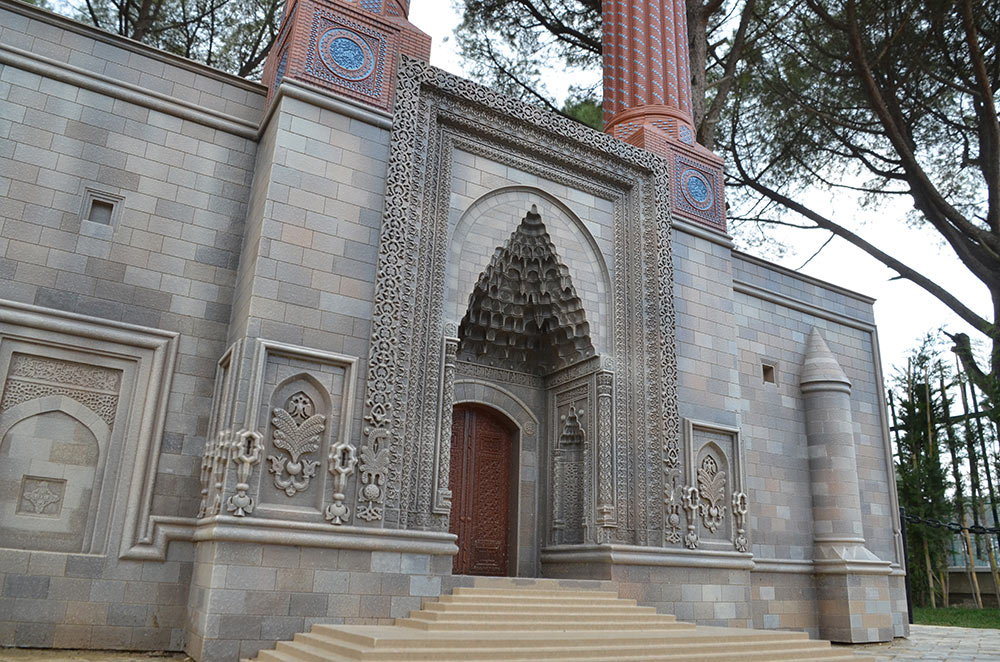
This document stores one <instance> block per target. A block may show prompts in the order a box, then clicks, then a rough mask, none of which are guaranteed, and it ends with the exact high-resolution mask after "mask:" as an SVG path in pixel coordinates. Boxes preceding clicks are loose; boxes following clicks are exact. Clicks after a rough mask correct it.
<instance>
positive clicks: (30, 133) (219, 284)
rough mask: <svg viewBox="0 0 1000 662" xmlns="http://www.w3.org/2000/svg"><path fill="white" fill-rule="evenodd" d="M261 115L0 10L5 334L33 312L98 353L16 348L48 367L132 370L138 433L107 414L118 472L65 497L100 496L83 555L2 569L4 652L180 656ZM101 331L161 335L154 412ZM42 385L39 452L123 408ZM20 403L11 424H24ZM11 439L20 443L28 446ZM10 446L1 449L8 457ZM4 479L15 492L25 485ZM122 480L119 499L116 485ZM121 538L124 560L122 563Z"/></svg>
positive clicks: (0, 248)
mask: <svg viewBox="0 0 1000 662" xmlns="http://www.w3.org/2000/svg"><path fill="white" fill-rule="evenodd" d="M263 102H264V90H263V88H261V87H260V86H259V85H256V84H254V83H250V82H247V81H244V80H241V79H237V78H234V77H231V76H227V75H225V74H221V73H220V72H217V71H214V70H211V69H209V68H207V67H203V66H200V65H196V64H193V63H191V62H188V61H185V60H182V59H180V58H176V57H173V56H170V55H167V54H164V53H161V52H158V51H155V50H153V49H151V48H147V47H145V46H142V45H139V44H136V43H133V42H129V41H126V40H121V39H119V38H117V37H115V36H113V35H110V34H108V33H105V32H102V31H99V30H95V29H93V28H89V27H86V26H83V25H80V24H77V23H75V22H72V21H69V20H67V19H65V18H62V17H58V16H55V15H52V14H49V13H47V12H43V11H40V10H37V9H34V8H31V7H27V6H23V5H20V4H16V3H5V4H3V5H2V6H0V298H2V299H6V300H8V301H13V302H17V304H28V305H29V307H27V308H25V307H23V306H18V305H16V304H12V305H10V306H5V307H4V310H3V312H2V313H0V317H2V318H3V319H2V320H0V323H3V324H12V325H14V326H15V327H16V326H17V325H18V324H21V321H20V320H22V319H23V318H24V317H25V316H28V317H30V318H31V319H32V320H33V322H32V324H41V325H42V326H44V327H45V328H47V329H53V330H52V331H51V333H56V334H61V335H59V336H58V337H59V338H60V340H59V342H60V343H64V345H63V346H64V347H77V348H87V349H86V352H84V350H83V349H81V350H80V352H77V351H76V349H74V350H72V351H70V352H69V353H68V354H67V352H66V351H65V350H59V351H57V350H55V349H54V348H53V347H54V346H53V345H45V346H43V345H42V344H31V343H29V344H30V347H29V346H28V345H25V344H24V343H22V344H20V345H17V347H16V348H15V349H16V351H17V352H21V353H22V354H25V353H27V354H29V355H31V356H34V357H37V360H41V361H42V362H43V363H44V362H46V361H48V362H50V363H53V364H54V365H58V366H68V367H67V368H60V369H63V370H69V369H74V370H75V369H76V368H73V366H75V365H80V366H83V367H82V368H81V369H82V370H83V372H84V373H86V372H87V371H88V370H89V367H88V364H87V362H88V361H90V360H91V359H92V360H93V361H94V362H95V363H96V364H97V365H99V366H100V365H104V366H110V367H111V368H113V369H115V370H119V369H123V370H125V374H126V376H125V379H126V381H125V382H123V383H122V384H123V389H124V390H122V391H121V392H120V393H119V394H118V397H119V399H120V404H121V406H120V407H119V409H120V410H121V411H122V412H125V413H123V414H121V416H125V415H126V413H127V415H128V416H130V417H131V419H128V418H121V417H119V418H111V414H110V413H107V414H105V415H106V418H107V421H108V422H107V429H108V433H107V437H106V438H102V439H100V440H98V442H99V445H100V454H101V458H100V459H99V461H98V462H97V463H96V466H98V467H101V466H103V465H102V464H101V462H103V458H104V457H107V454H108V453H110V456H111V457H112V458H114V457H118V458H119V459H120V461H121V462H122V466H121V467H120V468H119V467H118V466H117V465H114V466H110V465H109V466H108V467H107V468H106V469H107V471H108V472H112V471H113V472H114V473H107V474H106V476H105V480H103V481H98V482H97V484H96V485H97V487H96V488H94V490H93V493H91V488H90V486H89V485H88V486H87V487H86V488H77V487H74V488H73V490H68V491H67V492H66V494H65V495H63V496H65V497H66V498H67V499H69V498H72V499H81V498H85V497H86V496H87V495H88V494H89V495H90V498H91V499H92V501H91V508H90V509H89V510H92V511H93V512H94V513H96V518H97V520H98V521H97V522H96V523H91V524H88V525H86V526H85V527H83V528H81V531H84V530H86V532H87V535H88V536H92V539H90V538H88V541H87V542H85V543H83V542H80V541H79V540H76V539H74V541H71V546H75V550H76V551H74V549H65V550H62V551H52V550H55V549H57V548H58V549H62V548H61V547H58V546H53V545H52V544H49V543H46V542H45V537H44V536H42V535H39V536H35V537H33V538H32V539H31V540H28V541H27V542H25V543H24V546H25V547H27V548H29V549H24V550H16V549H9V550H3V552H2V553H0V558H2V570H0V573H2V576H0V579H2V597H0V600H2V607H0V614H2V617H0V621H2V622H0V645H18V646H40V647H48V646H54V647H61V646H74V647H89V648H132V649H172V650H177V649H178V648H179V647H180V646H182V645H183V627H184V613H185V610H186V603H187V586H188V583H189V580H190V576H191V568H192V566H191V558H192V555H193V548H192V546H191V545H190V543H185V542H181V541H180V540H181V539H184V538H186V537H189V536H190V531H191V528H192V526H193V521H194V520H193V517H194V514H195V513H196V511H197V508H198V505H197V494H198V492H199V490H198V467H199V464H200V461H201V453H202V447H203V444H204V435H205V432H206V428H207V423H208V418H209V410H210V407H211V400H212V389H213V381H214V364H215V361H216V360H217V359H218V357H219V355H220V354H221V353H222V351H223V350H224V348H225V346H226V333H227V327H228V323H229V318H230V305H231V302H232V295H233V287H234V283H235V281H236V267H237V262H238V258H239V251H240V246H241V243H242V237H243V224H244V220H245V217H246V211H247V199H248V194H249V185H250V178H251V176H252V170H253V167H254V156H255V150H256V127H257V124H258V122H259V121H260V117H261V113H262V110H263ZM95 200H96V201H97V202H98V204H97V205H96V206H94V204H93V201H95ZM94 210H96V211H97V212H102V213H96V214H92V213H90V212H93V211H94ZM104 212H106V213H104ZM30 306H36V307H37V308H31V307H30ZM57 328H60V329H61V330H58V331H57V330H55V329H57ZM95 328H100V329H101V330H100V331H99V332H97V333H98V336H97V337H98V338H100V337H104V338H105V339H107V338H112V337H116V336H117V337H118V338H119V340H120V341H121V342H125V343H131V342H137V343H139V344H142V343H146V342H147V341H148V340H147V339H149V338H161V339H164V341H165V342H168V344H171V345H172V346H173V347H174V349H173V350H171V352H172V353H171V354H170V355H169V357H167V356H164V358H163V360H162V361H161V364H162V366H163V368H164V373H163V374H162V375H161V377H162V379H163V382H162V383H163V384H164V385H166V386H167V387H168V388H169V390H168V391H166V392H163V400H162V403H155V404H154V405H151V406H149V407H148V408H147V409H145V410H143V409H142V407H143V405H137V404H134V403H136V402H137V401H136V400H134V399H133V396H134V393H136V392H138V393H140V395H141V394H143V393H144V392H145V391H144V389H145V386H144V384H143V383H142V382H134V381H133V382H129V381H128V380H129V379H134V378H136V377H134V376H133V377H129V376H128V375H130V374H133V373H129V372H128V370H129V368H128V365H129V364H128V363H127V362H125V363H121V361H122V359H121V358H120V357H119V358H114V355H115V351H116V350H114V349H113V348H112V347H111V345H108V344H107V343H105V344H104V345H102V344H101V342H96V343H95V341H94V340H93V338H94V337H93V336H88V335H86V334H88V333H92V332H93V331H92V330H93V329H95ZM88 329H90V330H89V331H88ZM46 333H49V331H47V332H46ZM74 334H82V335H74ZM122 334H124V335H125V336H128V338H127V339H126V338H124V337H123V336H122ZM32 335H35V336H37V332H33V334H29V336H28V337H29V338H30V337H32ZM168 338H172V340H166V339H168ZM9 342H10V341H9V339H5V341H4V345H5V348H3V349H0V353H2V354H3V358H2V365H0V372H2V374H3V375H5V376H6V377H5V379H6V380H7V382H6V383H7V388H8V390H9V389H10V388H13V386H12V382H11V380H12V379H14V378H15V377H17V376H15V377H12V376H11V372H10V368H11V366H12V365H13V363H12V360H13V359H12V358H11V357H12V354H11V352H13V351H14V350H13V349H6V347H12V345H9ZM102 342H103V341H102ZM157 342H159V341H157ZM122 346H124V345H122ZM81 352H84V353H81ZM32 360H36V359H32ZM66 361H69V363H66ZM116 361H118V362H119V363H115V362H116ZM67 374H69V373H67ZM143 374H145V373H143V372H142V370H139V372H136V373H135V375H138V376H139V377H142V375H143ZM18 378H19V377H18ZM62 379H65V380H69V381H68V382H67V384H70V383H71V382H73V379H75V378H74V377H72V376H71V375H70V376H67V377H63V378H62ZM43 381H44V380H43ZM39 383H41V382H39ZM129 384H132V386H129ZM33 388H35V389H36V390H37V389H39V388H41V389H42V390H43V391H45V392H51V393H53V395H51V396H46V398H47V399H46V398H43V400H45V401H44V402H43V403H42V404H41V405H39V407H40V409H39V407H36V409H39V412H38V413H39V414H40V415H41V416H42V418H44V417H48V418H46V419H45V421H42V418H37V421H36V422H37V423H38V424H37V425H35V426H34V428H33V430H34V432H32V434H33V435H34V438H39V439H42V440H43V441H44V440H45V439H48V438H49V437H51V435H53V434H55V433H56V432H58V430H59V429H62V428H60V427H59V425H57V424H56V423H57V421H55V418H58V417H59V416H64V414H63V413H62V412H65V411H76V412H77V415H79V416H80V417H82V418H83V419H88V414H87V412H88V411H90V409H88V405H87V404H86V403H87V402H96V401H99V400H101V399H102V398H103V399H105V400H107V399H108V398H109V397H115V396H114V395H113V394H110V393H102V392H100V389H98V390H97V391H94V389H93V388H91V387H87V388H89V389H90V390H88V391H86V393H83V392H81V393H77V392H76V391H74V392H72V393H69V391H72V390H73V389H70V388H69V386H51V385H49V386H44V387H42V386H38V387H33ZM53 389H54V390H53ZM60 389H62V390H60ZM67 389H69V391H67ZM130 389H131V390H130ZM67 393H68V394H67ZM88 393H96V395H87V394H88ZM10 395H11V394H10V393H6V396H7V403H6V404H5V405H0V408H2V409H3V412H0V416H2V415H3V414H7V415H8V416H7V418H10V416H12V415H13V414H12V412H16V407H15V406H14V405H13V404H11V403H12V402H14V401H12V400H10ZM53 398H54V399H53ZM74 398H75V399H74ZM95 398H96V400H95ZM81 402H82V403H83V404H74V403H81ZM161 404H162V405H163V409H162V411H158V407H159V406H160V405H161ZM91 406H96V405H91ZM46 407H50V408H51V407H55V409H53V410H52V411H51V412H49V413H45V411H42V410H43V409H45V408H46ZM74 407H78V408H79V410H78V411H77V410H75V409H74ZM109 411H112V410H109ZM89 416H91V417H94V418H95V419H96V418H97V415H95V414H90V415H89ZM144 416H145V417H148V424H149V425H150V430H152V433H151V436H149V437H148V439H147V440H146V441H145V442H143V443H142V444H140V446H138V447H137V446H136V445H135V444H136V439H135V437H134V436H133V433H132V432H129V433H128V435H125V433H124V432H123V431H124V430H126V429H130V430H131V429H133V428H129V427H128V425H127V421H128V420H131V421H133V422H134V423H133V424H134V425H135V426H138V423H139V421H140V420H142V418H143V417H144ZM53 417H55V418H53ZM50 419H51V420H50ZM5 420H6V418H5ZM67 420H68V419H67ZM88 420H89V419H88ZM42 422H44V423H45V424H44V425H42ZM18 425H21V426H22V427H19V428H16V429H14V428H12V429H14V431H15V432H16V433H17V434H21V433H22V432H24V430H25V428H23V425H24V424H18ZM93 427H100V422H99V421H98V422H97V423H95V424H94V426H93ZM160 432H162V434H160ZM47 435H48V436H47ZM75 436H78V435H75ZM0 444H2V445H3V446H4V452H5V453H6V452H7V451H8V450H10V449H11V448H12V446H11V444H10V443H4V442H3V440H0ZM86 445H87V444H86V443H80V444H74V445H72V449H70V450H69V451H68V452H69V455H67V453H66V452H63V453H62V454H61V455H60V454H59V453H57V452H56V449H55V447H53V450H52V452H51V453H49V455H48V457H47V458H40V457H39V458H33V459H32V460H30V461H31V462H33V463H34V464H33V465H32V466H34V467H40V468H41V469H40V470H39V471H35V469H28V471H29V472H34V473H37V474H39V475H42V474H44V475H46V476H48V475H50V474H51V472H52V471H56V470H58V467H60V466H63V465H66V466H69V465H72V464H74V463H75V462H76V463H78V462H80V461H83V459H82V458H84V456H86V453H84V454H83V455H74V453H77V451H79V449H82V448H83V447H84V446H86ZM143 449H148V452H149V453H151V457H150V458H149V461H148V462H146V461H144V460H143V458H142V453H143V452H146V451H145V450H143ZM80 452H82V451H80ZM123 453H124V455H123ZM7 460H8V458H5V462H4V464H5V466H6V467H7V468H8V469H10V468H11V467H13V466H14V464H12V462H8V461H7ZM43 460H44V462H47V464H46V463H40V462H42V461H43ZM133 462H134V463H135V464H130V463H133ZM18 466H20V465H18ZM144 467H149V468H150V470H151V471H152V473H151V474H149V475H148V476H147V475H146V474H144V473H143V468H144ZM98 470H100V469H98ZM8 473H9V471H8ZM118 474H120V478H121V481H117V480H115V479H113V476H114V475H118ZM132 475H136V476H142V477H144V478H145V479H148V481H149V487H150V489H149V491H148V493H146V494H145V495H141V494H139V492H135V494H136V495H138V496H139V497H140V498H139V499H138V500H135V499H132V498H131V497H129V498H126V497H127V496H128V489H129V482H130V477H131V476H132ZM8 479H9V480H8ZM136 480H140V478H137V479H136ZM4 481H5V485H6V484H7V483H8V482H10V483H11V484H13V483H17V484H18V485H19V484H20V483H21V481H22V476H21V475H20V474H19V475H17V476H7V475H5V476H4ZM50 482H51V481H50ZM70 482H72V481H70ZM119 482H120V485H122V486H124V487H123V488H121V489H119V488H115V489H110V488H108V486H109V485H112V486H113V485H115V484H118V483H119ZM52 484H55V483H52ZM102 485H103V487H102ZM67 486H69V483H67ZM133 487H135V486H133ZM115 490H118V491H117V492H116V491H115ZM133 491H134V490H133ZM6 492H7V490H6V489H5V494H4V498H5V500H8V498H9V501H8V502H9V503H11V504H13V503H14V502H16V500H17V499H16V495H15V496H11V495H9V494H7V493H6ZM99 492H100V493H101V494H100V495H98V493H99ZM98 496H100V504H101V505H100V506H98ZM71 506H72V504H68V505H67V506H66V508H67V509H70V508H71ZM11 507H13V506H11ZM67 512H70V513H71V512H72V511H71V510H67ZM86 515H87V513H83V514H82V515H80V517H86ZM11 517H12V518H15V519H16V516H14V515H12V516H11ZM74 517H75V516H74ZM133 517H134V518H135V520H134V521H135V522H136V523H137V524H136V528H133V524H132V522H133V520H132V519H129V518H133ZM21 519H22V520H23V518H21ZM11 521H12V520H11ZM22 523H23V522H22ZM8 524H10V521H8V520H7V519H6V516H5V523H4V525H5V526H7V525H8ZM50 528H51V527H50ZM135 531H138V532H139V538H138V539H132V535H133V533H131V532H135ZM143 531H145V533H143ZM147 534H148V537H146V535H147ZM5 535H7V534H5ZM74 535H75V534H74ZM130 539H132V541H133V542H134V543H136V544H135V545H134V546H132V547H131V551H129V549H125V550H122V549H121V546H122V545H123V541H127V540H130ZM169 539H174V542H171V543H170V544H169V548H168V545H167V541H168V540H169ZM65 544H70V543H65ZM82 545H83V546H85V547H86V549H84V547H83V546H82ZM128 547H129V546H128V545H126V548H128ZM41 550H49V551H41ZM81 552H88V553H81Z"/></svg>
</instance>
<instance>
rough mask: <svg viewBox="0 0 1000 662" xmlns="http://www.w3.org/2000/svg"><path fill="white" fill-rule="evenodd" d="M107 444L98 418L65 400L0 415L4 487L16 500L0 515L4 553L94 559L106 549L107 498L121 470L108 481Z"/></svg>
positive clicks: (45, 400)
mask: <svg viewBox="0 0 1000 662" xmlns="http://www.w3.org/2000/svg"><path fill="white" fill-rule="evenodd" d="M110 439H111V427H110V426H108V424H107V423H106V422H105V421H104V420H103V419H102V418H101V417H100V416H98V415H97V414H96V413H95V412H93V411H92V410H91V409H89V408H88V407H86V406H84V405H83V404H81V403H79V402H77V401H76V400H73V399H72V398H70V397H67V396H65V395H48V396H44V397H41V398H37V399H35V400H30V401H28V402H23V403H21V404H19V405H16V406H14V407H11V408H10V409H8V410H7V411H5V412H3V414H0V463H2V464H3V465H4V473H5V477H4V478H3V479H0V483H4V485H3V488H4V492H5V493H8V494H15V495H16V497H15V498H14V499H13V500H12V502H11V503H10V504H8V506H7V507H6V508H4V509H3V510H0V539H2V540H4V541H5V542H4V546H5V547H14V548H21V549H41V550H46V551H57V552H89V551H91V550H92V549H93V548H94V547H100V546H102V544H103V540H104V537H105V536H106V535H107V530H106V529H107V522H108V519H109V518H108V517H107V516H106V512H105V511H107V510H108V509H110V508H111V504H110V503H109V501H108V499H109V497H107V498H106V497H104V495H103V492H105V491H106V488H108V487H109V486H113V485H114V483H115V482H116V478H117V470H116V468H112V474H113V475H110V476H105V469H106V467H107V460H108V455H109V443H110ZM7 483H9V484H7ZM102 513H104V516H102V517H98V515H99V514H102ZM98 522H101V523H102V524H101V527H100V529H98V527H97V524H98Z"/></svg>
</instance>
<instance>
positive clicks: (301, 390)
mask: <svg viewBox="0 0 1000 662" xmlns="http://www.w3.org/2000/svg"><path fill="white" fill-rule="evenodd" d="M267 402H268V404H267V405H266V406H267V411H266V412H261V417H260V420H262V421H267V433H266V435H265V437H264V450H263V452H262V458H261V465H262V466H263V467H265V470H264V471H262V472H259V473H260V488H259V495H260V508H261V511H262V512H267V511H272V510H273V511H280V512H281V513H282V516H284V517H289V518H292V519H295V518H296V517H298V516H304V515H305V512H304V511H305V510H308V511H309V514H315V512H314V511H320V510H321V509H322V504H323V497H324V493H325V486H326V477H327V472H326V468H325V466H324V462H325V460H326V453H327V447H328V445H329V444H328V440H329V438H330V434H331V430H333V431H335V430H336V429H337V426H338V425H339V423H340V421H339V420H337V417H338V416H339V412H337V411H334V410H333V408H332V406H331V398H330V394H329V393H328V392H327V390H326V388H325V387H324V386H323V385H322V384H321V383H320V382H319V380H318V379H316V378H315V377H314V376H312V375H310V374H309V373H307V372H300V373H296V374H294V375H291V376H289V377H287V378H286V379H283V380H282V381H281V382H279V383H278V384H277V385H276V386H275V387H274V390H272V391H271V397H270V398H269V399H268V401H267Z"/></svg>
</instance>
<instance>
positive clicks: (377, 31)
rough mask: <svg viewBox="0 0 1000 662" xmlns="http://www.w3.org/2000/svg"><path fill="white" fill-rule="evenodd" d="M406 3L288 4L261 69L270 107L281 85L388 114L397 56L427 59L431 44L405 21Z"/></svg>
mask: <svg viewBox="0 0 1000 662" xmlns="http://www.w3.org/2000/svg"><path fill="white" fill-rule="evenodd" d="M409 10H410V0H288V3H287V4H286V5H285V16H284V19H283V21H282V26H281V34H279V35H278V39H277V41H276V42H275V45H274V47H273V48H272V49H271V52H270V54H269V55H268V58H267V62H266V63H265V65H264V75H263V83H264V84H265V85H267V87H268V90H269V92H268V101H270V99H271V97H273V96H274V92H275V91H276V90H277V88H278V85H279V84H280V83H281V81H282V79H286V78H292V79H295V80H298V81H301V82H303V83H306V84H308V85H312V86H315V87H319V88H325V89H328V90H331V91H333V92H336V93H337V94H340V95H343V96H346V97H350V98H352V99H354V100H356V101H360V102H361V103H364V104H367V105H370V106H373V107H375V108H378V109H381V110H390V109H391V108H392V95H393V92H394V90H395V85H396V68H397V66H398V61H399V55H400V53H405V54H406V55H410V56H412V57H417V58H421V59H423V60H428V59H430V54H431V38H430V37H429V36H428V35H426V34H424V33H423V32H421V31H420V30H418V29H417V28H416V26H414V25H413V24H412V23H410V22H409V20H407V16H408V14H409Z"/></svg>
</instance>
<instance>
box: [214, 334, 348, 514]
mask: <svg viewBox="0 0 1000 662" xmlns="http://www.w3.org/2000/svg"><path fill="white" fill-rule="evenodd" d="M253 351H254V359H253V368H252V374H251V376H250V380H249V402H248V404H247V406H246V408H245V412H246V414H245V420H244V421H243V423H242V426H239V425H234V428H236V429H234V430H233V431H232V432H230V433H229V434H227V433H226V432H225V419H226V416H225V415H224V414H221V413H220V427H221V428H222V432H221V433H220V434H219V435H217V436H219V437H220V438H221V439H222V440H223V442H224V445H225V442H226V441H227V439H228V440H230V441H229V445H230V448H231V449H232V450H231V452H230V453H229V459H228V463H229V464H230V466H228V467H227V468H223V469H218V468H215V469H213V467H212V464H213V463H212V462H211V461H208V460H211V459H212V457H211V454H210V453H206V458H207V461H206V464H205V466H204V467H203V468H204V469H205V470H204V471H203V474H202V480H203V490H204V491H205V492H206V493H208V494H211V493H212V492H213V491H214V486H213V484H212V482H213V480H218V477H219V476H220V475H226V476H227V477H226V483H225V485H224V486H222V488H221V491H222V492H224V493H225V494H220V496H219V499H217V500H215V503H216V504H221V507H219V505H217V506H216V508H217V510H215V509H213V508H211V507H208V509H207V512H206V515H213V514H217V512H221V513H222V514H233V515H237V516H241V517H253V518H268V519H280V520H287V521H294V522H313V523H322V522H324V521H326V522H330V523H332V524H345V523H347V522H348V521H349V519H350V517H351V515H352V514H353V513H351V512H350V509H349V508H347V506H346V505H345V503H347V502H349V501H348V498H347V493H348V492H349V491H350V489H349V488H350V481H349V480H348V479H349V477H350V476H352V475H353V474H354V472H355V468H356V465H357V457H356V453H355V447H354V445H353V443H352V442H351V429H352V423H353V422H354V421H353V420H352V417H353V407H354V382H355V379H356V369H355V366H356V362H357V359H356V358H355V357H350V356H341V355H338V354H331V353H328V352H321V351H318V350H314V349H311V348H307V347H299V346H294V345H286V344H281V343H274V342H270V341H266V340H258V341H257V342H256V347H255V348H254V349H253ZM224 363H225V365H224V366H223V364H222V362H220V379H226V378H227V376H228V375H229V371H230V370H231V367H230V365H231V361H228V360H227V361H225V362H224ZM232 390H233V389H232V387H230V386H227V385H225V384H220V385H218V386H217V392H216V397H217V398H218V399H219V402H217V403H216V408H217V409H218V410H219V411H220V412H223V411H225V410H227V409H229V408H230V407H231V404H228V403H227V402H226V400H227V399H228V398H229V393H230V392H231V391H232ZM255 449H256V450H255ZM223 455H225V453H223ZM240 455H243V456H244V457H242V458H241V457H240ZM223 461H224V462H226V461H227V460H226V459H225V458H223ZM232 465H235V466H232ZM241 471H242V472H244V473H243V474H242V475H241V474H240V472H241ZM227 473H228V475H227ZM241 484H242V485H243V486H242V487H241ZM338 495H339V496H338ZM223 496H227V498H223ZM234 497H235V498H234ZM241 499H242V500H241ZM245 499H249V501H246V500H245ZM212 501H213V499H211V498H209V499H206V502H207V503H211V502H212ZM240 503H242V504H244V506H243V507H242V508H237V507H233V506H234V505H235V504H240Z"/></svg>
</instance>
